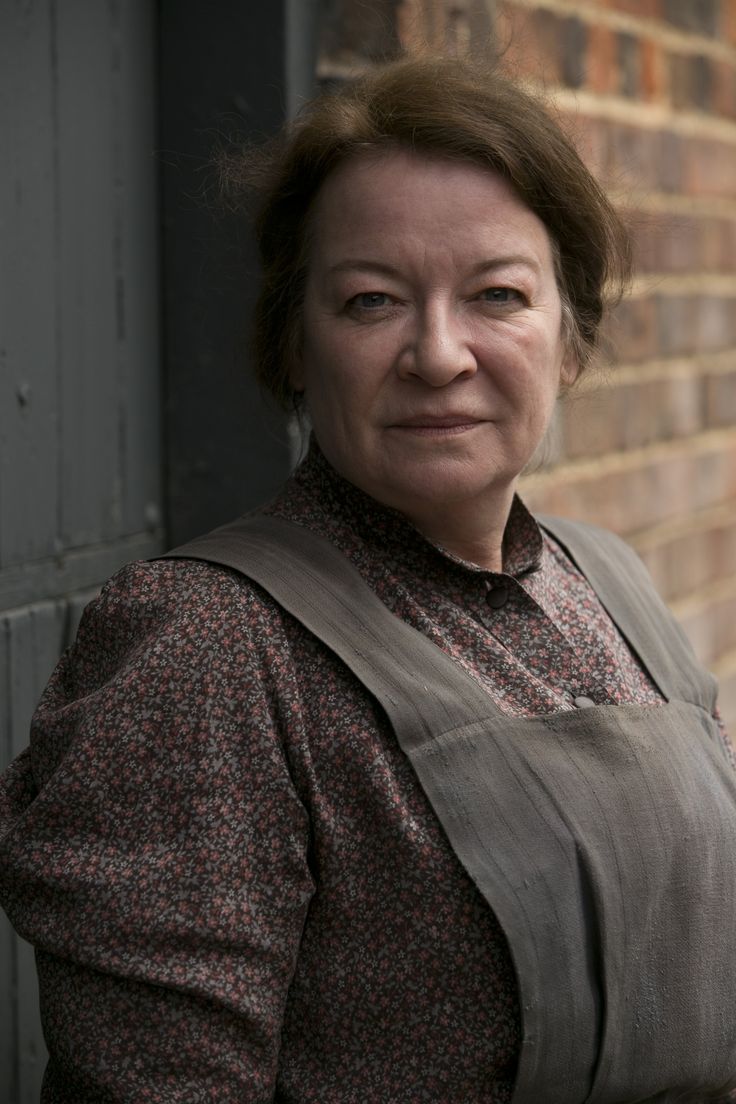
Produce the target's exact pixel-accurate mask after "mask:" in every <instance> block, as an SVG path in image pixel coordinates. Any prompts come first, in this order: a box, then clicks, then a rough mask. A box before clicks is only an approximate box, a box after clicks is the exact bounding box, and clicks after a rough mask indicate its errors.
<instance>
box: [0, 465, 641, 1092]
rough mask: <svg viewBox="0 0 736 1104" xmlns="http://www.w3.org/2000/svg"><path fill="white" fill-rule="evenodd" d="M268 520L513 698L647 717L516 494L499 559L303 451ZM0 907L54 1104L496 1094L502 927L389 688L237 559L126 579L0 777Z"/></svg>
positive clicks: (504, 1066) (95, 610)
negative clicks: (421, 776)
mask: <svg viewBox="0 0 736 1104" xmlns="http://www.w3.org/2000/svg"><path fill="white" fill-rule="evenodd" d="M269 512H271V513H274V514H277V515H281V516H284V517H287V518H290V519H292V520H293V521H295V522H297V523H298V524H300V525H303V526H306V527H307V528H309V529H312V530H315V531H317V532H319V533H321V534H323V535H324V536H326V537H328V538H329V539H330V540H331V541H332V542H333V543H334V544H335V545H337V547H338V548H340V549H341V550H342V552H343V553H344V554H345V555H346V556H347V557H348V558H349V559H350V560H351V561H352V563H353V564H354V565H355V566H356V567H357V569H358V571H359V572H360V573H361V575H362V576H363V578H364V579H365V580H366V582H367V583H368V585H369V586H370V587H371V588H372V589H373V590H374V591H375V592H376V594H378V595H379V597H380V598H381V599H382V601H383V602H384V603H385V604H386V605H387V606H388V607H389V609H391V610H392V611H393V612H394V613H395V614H396V615H397V617H399V618H401V619H402V620H404V621H406V622H408V623H409V624H410V625H412V626H414V627H416V628H417V629H419V630H420V631H421V632H423V633H425V634H426V635H427V636H428V637H429V638H430V639H431V640H433V641H434V642H435V643H436V644H437V645H438V646H439V647H440V648H441V649H443V650H444V651H445V652H447V653H448V654H449V655H450V656H451V657H453V658H454V659H455V660H456V661H457V663H458V664H460V665H461V666H462V667H464V668H466V669H467V670H468V671H469V672H471V673H472V675H473V676H474V677H475V678H476V679H477V680H478V681H479V682H480V683H481V684H482V686H483V687H484V688H485V689H486V690H487V692H488V694H489V695H490V696H491V697H492V698H493V699H494V701H495V702H497V703H498V705H499V706H500V707H501V709H502V710H505V711H506V712H508V713H509V714H512V715H536V714H543V713H550V712H556V711H559V710H573V709H576V708H585V707H586V706H588V705H590V704H591V703H603V702H614V703H624V702H640V703H649V704H651V705H653V706H656V705H657V704H658V702H659V701H660V698H659V693H658V691H657V690H656V689H655V687H654V686H653V685H652V683H651V682H650V680H649V678H648V676H647V675H646V673H645V672H644V671H643V670H642V668H641V667H640V665H639V664H638V662H637V661H636V659H635V658H634V656H632V654H631V653H630V651H629V650H628V648H627V646H626V644H625V643H624V641H623V640H622V638H621V637H620V635H619V634H618V632H617V630H616V628H615V627H614V625H613V624H612V622H611V621H610V619H609V617H608V616H607V614H606V613H605V611H604V610H603V608H602V607H601V605H600V603H599V601H598V599H597V598H596V596H595V594H594V593H593V592H592V590H591V588H590V587H589V585H588V584H587V582H586V580H585V579H584V578H583V577H582V576H581V574H580V573H579V572H578V570H577V569H576V568H575V567H574V566H573V564H572V563H571V562H570V560H569V559H568V558H567V556H566V555H565V554H564V552H563V551H562V550H561V548H560V547H559V546H558V545H557V544H555V542H554V541H553V540H552V539H551V537H549V536H548V535H546V534H544V533H543V532H542V531H541V530H540V529H539V527H538V526H537V524H536V522H535V521H534V520H533V518H532V517H531V516H530V515H529V513H528V512H527V511H526V509H525V508H524V506H523V505H522V503H521V502H520V501H519V500H518V499H516V500H515V501H514V505H513V508H512V512H511V515H510V518H509V522H508V525H507V527H506V531H505V538H504V572H503V573H502V574H494V573H491V572H488V571H485V570H481V569H479V568H478V567H475V566H474V565H472V564H468V563H465V562H463V561H461V560H459V559H457V558H456V557H454V556H452V555H450V554H448V553H447V552H445V551H443V550H442V549H441V548H438V547H435V546H433V545H432V544H430V543H428V542H427V541H426V540H425V539H424V538H423V537H422V536H421V535H420V534H419V533H418V532H417V531H416V530H415V529H414V528H413V527H412V526H411V525H410V524H409V523H408V522H407V521H406V520H405V519H404V518H403V517H402V516H401V515H399V514H397V513H395V512H393V511H391V510H387V509H385V508H383V507H382V506H380V505H379V504H377V503H376V502H374V501H373V500H372V499H370V498H368V497H367V496H366V495H364V494H363V493H362V492H361V491H359V490H358V489H357V488H355V487H354V486H352V485H350V484H348V483H346V482H345V481H344V480H343V479H341V478H340V477H339V476H338V475H337V474H336V473H335V472H334V471H333V470H332V469H331V468H330V467H329V465H328V463H327V462H326V460H325V459H324V457H323V456H322V455H321V453H320V452H319V450H318V449H317V448H316V447H315V446H312V448H311V450H310V453H309V455H308V457H307V459H306V461H305V462H304V463H303V464H302V465H301V466H300V468H299V469H298V470H297V472H296V473H295V475H294V476H293V477H292V479H291V480H290V481H289V482H288V484H287V485H286V487H285V489H284V490H283V492H282V493H281V494H280V496H279V497H278V499H277V500H276V501H275V502H274V503H272V504H271V506H270V507H269ZM0 897H1V898H2V901H3V904H4V905H5V907H6V908H7V910H8V913H9V915H10V917H11V919H12V921H13V923H14V924H15V925H16V927H17V929H18V931H19V932H20V934H21V935H23V936H24V937H25V938H26V939H28V940H30V941H31V942H32V943H33V944H34V945H35V947H36V953H37V961H38V972H39V979H40V988H41V1003H42V1014H43V1020H44V1030H45V1034H46V1039H47V1043H48V1048H49V1052H50V1056H51V1057H50V1062H49V1067H48V1070H47V1074H46V1079H45V1083H44V1094H43V1100H44V1102H46V1104H62V1102H63V1104H93V1102H94V1104H103V1102H116V1104H117V1102H129V1104H163V1102H166V1104H168V1102H172V1104H173V1102H181V1104H205V1102H207V1104H209V1102H217V1104H235V1102H238V1104H246V1102H247V1104H260V1102H266V1101H277V1102H280V1104H308V1102H309V1104H349V1102H355V1104H365V1102H371V1101H375V1102H377V1104H392V1102H396V1104H398V1102H407V1104H408V1102H412V1104H419V1102H424V1101H426V1102H428V1104H429V1102H431V1104H481V1102H483V1104H490V1102H494V1104H503V1102H507V1101H509V1100H510V1098H511V1093H512V1089H513V1083H514V1070H515V1065H516V1061H517V1055H518V1050H519V1041H520V1018H519V1008H518V1001H517V990H516V983H515V978H514V970H513V966H512V962H511V960H510V956H509V952H508V948H507V944H506V941H505V938H504V935H503V933H502V931H501V929H500V927H499V925H498V923H497V921H496V919H495V917H494V915H493V912H492V911H491V910H490V908H489V907H488V905H487V904H486V903H485V901H484V900H483V899H482V898H481V896H480V894H479V893H478V891H477V890H476V889H475V887H474V885H473V884H472V882H471V881H470V879H469V877H468V876H467V874H466V873H465V871H464V870H463V868H462V867H461V866H460V863H459V861H458V859H457V858H456V856H455V854H454V853H453V851H452V850H451V848H450V846H449V844H448V842H447V840H446V838H445V836H444V833H443V830H442V828H441V827H440V825H439V823H438V821H437V819H436V817H435V815H434V813H433V811H432V809H431V808H430V806H429V804H428V802H427V799H426V798H425V796H424V793H423V792H422V790H421V789H420V787H419V784H418V782H417V779H416V777H415V776H414V774H413V772H412V770H411V768H410V766H409V764H408V762H407V761H406V759H405V758H404V756H403V753H402V752H401V750H400V749H399V747H398V745H397V742H396V739H395V737H394V735H393V733H392V730H391V728H390V726H389V724H388V722H387V720H386V717H385V715H384V714H383V712H382V710H381V708H380V706H379V705H378V704H377V703H376V702H375V701H374V700H373V699H372V698H371V696H370V695H369V694H368V693H367V691H366V690H365V689H364V688H363V687H362V686H361V685H360V684H359V683H358V682H357V681H356V679H355V678H354V676H353V675H352V674H351V673H350V672H349V671H348V670H347V669H346V668H345V667H344V666H343V664H342V663H341V662H340V661H339V660H338V659H337V658H336V657H335V656H334V655H333V653H331V652H330V651H329V649H327V648H326V647H325V646H324V645H323V644H321V643H320V642H319V641H317V640H316V639H315V638H314V637H313V636H311V635H310V634H309V632H307V630H306V629H304V628H303V627H302V626H301V624H299V623H298V622H297V621H295V620H294V619H293V618H292V617H291V616H289V615H287V614H286V613H284V612H283V611H282V610H281V609H280V608H279V607H278V606H277V605H276V604H275V602H274V601H273V599H271V598H270V596H269V595H267V594H266V593H265V592H264V591H262V590H261V589H260V588H259V587H258V586H256V585H255V584H252V583H250V582H248V581H247V580H245V579H244V578H243V577H241V576H239V575H238V574H236V573H235V572H234V571H231V570H229V569H226V568H219V567H214V566H211V565H208V564H203V563H200V562H195V561H177V560H160V561H154V562H150V563H135V564H131V565H129V566H128V567H125V568H123V570H122V571H120V572H119V573H118V574H117V575H116V576H115V577H114V578H113V579H112V580H111V581H110V582H109V583H108V584H107V586H106V587H105V588H104V590H103V592H102V594H101V596H100V597H99V598H98V599H97V600H96V601H95V602H93V603H92V604H91V606H90V607H88V609H87V611H86V613H85V616H84V618H83V621H82V624H81V626H80V630H79V634H78V638H77V641H76V643H75V644H74V646H73V647H72V648H71V649H70V650H69V652H68V653H67V654H66V656H65V657H64V658H63V659H62V661H61V663H60V664H59V666H58V668H57V670H56V671H55V673H54V675H53V677H52V679H51V682H50V683H49V686H48V687H47V689H46V692H45V693H44V696H43V698H42V700H41V703H40V705H39V707H38V710H37V712H36V715H35V718H34V724H33V733H32V743H31V748H30V750H29V751H27V752H26V753H25V754H24V755H23V756H21V757H20V759H18V760H16V762H15V763H14V764H13V765H12V766H11V767H10V768H9V770H8V771H7V772H6V774H5V775H4V777H3V779H2V785H1V786H0Z"/></svg>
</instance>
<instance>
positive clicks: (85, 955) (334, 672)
mask: <svg viewBox="0 0 736 1104" xmlns="http://www.w3.org/2000/svg"><path fill="white" fill-rule="evenodd" d="M264 165H265V167H264V169H263V172H262V174H261V175H262V184H263V187H264V190H265V191H264V195H265V198H264V201H263V204H262V208H261V213H260V217H259V221H258V234H259V241H260V244H261V249H262V256H263V262H264V288H263V293H262V296H261V301H260V305H259V310H258V318H257V344H258V348H259V360H258V367H259V372H260V376H261V379H262V381H263V383H264V384H265V386H266V387H267V388H268V389H269V390H270V391H271V393H272V394H274V395H275V396H277V397H278V398H279V399H280V400H281V401H282V402H284V403H285V405H290V404H292V403H294V404H295V405H297V406H304V407H305V408H306V411H307V412H308V414H309V418H310V419H311V423H312V426H313V430H314V433H313V439H312V443H311V446H310V451H309V454H308V456H307V458H306V460H305V461H304V463H303V464H302V465H301V466H300V468H299V469H298V470H297V472H296V473H295V475H294V476H293V477H292V479H291V480H290V481H289V482H288V484H287V485H286V487H285V488H284V490H283V491H282V493H281V494H280V495H279V497H278V498H277V499H276V500H275V502H273V503H272V504H271V505H270V506H269V507H268V508H267V509H266V510H265V511H263V512H262V513H261V514H259V515H256V516H255V517H252V518H249V519H245V521H241V522H238V523H235V524H234V525H233V526H230V527H226V528H225V529H224V530H222V531H219V532H218V533H215V534H214V535H211V536H210V537H207V538H203V539H202V540H200V541H198V542H194V543H193V544H192V545H190V546H188V547H186V548H184V549H180V550H178V551H176V552H175V553H172V554H171V555H170V556H169V557H168V558H164V559H162V560H159V561H157V562H153V563H148V564H134V565H131V566H129V567H128V568H126V569H124V570H123V571H122V572H121V573H119V574H118V575H117V576H116V578H115V579H114V580H112V582H111V583H109V584H108V586H107V587H106V588H105V590H104V591H103V594H102V596H101V597H100V598H99V599H98V600H97V601H96V602H95V603H93V604H92V606H91V607H90V608H89V609H88V611H87V613H86V615H85V618H84V621H83V623H82V626H81V628H80V632H79V636H78V640H77V642H76V644H75V646H74V647H73V648H72V649H71V651H70V653H69V654H68V655H67V656H66V657H65V658H64V660H62V663H61V664H60V666H59V668H58V669H57V671H56V673H55V675H54V676H53V678H52V681H51V683H50V685H49V687H48V688H47V691H46V693H45V695H44V697H43V699H42V701H41V703H40V705H39V708H38V711H37V714H36V717H35V720H34V733H33V737H32V744H31V749H30V751H29V752H27V753H26V754H25V756H23V757H21V759H20V760H18V761H16V763H15V764H14V765H13V766H12V767H11V768H10V770H9V771H8V772H7V774H6V776H5V780H4V791H3V801H4V805H3V807H2V808H3V818H4V819H3V830H4V838H3V842H2V850H1V852H0V858H1V866H2V891H3V898H4V902H5V905H6V907H7V909H8V912H9V914H10V916H11V918H12V919H13V921H14V923H15V924H16V926H17V928H18V930H19V932H20V933H21V934H22V935H24V936H25V937H26V938H28V939H30V940H31V941H32V942H33V943H34V944H35V946H36V952H37V958H38V966H39V978H40V985H41V996H42V1006H43V1010H44V1025H45V1032H46V1037H47V1040H48V1046H49V1052H50V1056H51V1058H50V1063H49V1067H48V1072H47V1075H46V1080H45V1085H44V1100H46V1101H49V1102H52V1101H53V1102H61V1101H63V1102H71V1101H75V1102H77V1104H79V1102H87V1101H89V1102H92V1101H95V1102H97V1101H103V1100H104V1101H131V1102H132V1101H136V1102H140V1101H186V1102H194V1101H218V1102H220V1101H224V1102H229V1101H246V1100H247V1101H270V1100H278V1101H283V1102H287V1101H288V1102H290V1104H297V1102H298V1104H302V1102H307V1101H310V1102H311V1101H314V1102H317V1101H319V1102H320V1104H330V1102H335V1104H337V1102H340V1104H344V1102H347V1101H361V1102H363V1101H377V1102H379V1101H380V1102H389V1101H391V1102H393V1101H411V1102H414V1101H432V1102H442V1104H450V1102H452V1104H460V1102H462V1104H475V1102H481V1101H483V1102H494V1104H495V1102H506V1101H510V1100H513V1101H514V1102H515V1104H527V1102H532V1101H534V1102H535V1104H536V1102H539V1101H544V1102H546V1104H583V1101H587V1102H590V1104H604V1102H607V1104H627V1102H633V1101H641V1100H649V1101H653V1100H657V1101H665V1100H675V1099H678V1100H679V1099H684V1098H686V1097H689V1098H691V1099H693V1100H705V1099H714V1098H715V1097H716V1096H718V1094H723V1093H725V1092H726V1091H727V1089H728V1087H730V1086H731V1084H732V1083H733V1078H734V1075H736V1015H734V1011H733V1009H734V997H736V968H735V967H734V962H733V958H734V956H733V954H732V952H731V949H730V946H729V944H728V941H730V938H731V932H732V927H733V915H734V906H735V905H736V876H735V875H736V857H735V856H736V847H734V844H735V843H736V781H735V778H734V774H733V771H732V768H731V766H730V764H729V762H728V757H727V744H726V742H725V737H724V736H722V734H721V733H720V731H719V726H718V723H717V721H716V719H715V718H714V710H715V700H714V697H715V695H714V686H713V682H712V680H711V679H710V678H709V676H707V675H706V674H705V673H704V672H703V671H702V670H700V668H699V667H698V666H697V664H696V663H695V661H694V659H693V657H692V654H691V653H690V651H689V649H688V647H687V645H686V644H685V643H684V641H683V639H682V637H681V635H680V633H679V631H678V630H677V629H676V627H675V626H674V624H673V623H672V622H671V620H670V618H669V616H668V614H667V613H666V611H665V610H664V608H663V607H662V606H661V604H660V603H659V601H658V599H657V598H656V596H655V595H654V594H653V592H652V589H651V586H650V584H649V583H648V581H647V580H646V578H644V577H643V571H642V569H641V568H640V566H639V565H638V562H637V561H636V560H635V558H634V557H633V555H632V554H631V553H629V552H628V551H627V550H626V549H624V548H623V547H622V546H621V545H620V543H619V542H617V541H616V540H615V539H614V538H612V537H610V536H608V535H606V534H603V533H601V532H599V531H597V530H593V529H590V528H588V527H584V526H576V525H573V524H571V523H563V522H553V521H551V520H549V521H548V520H545V521H544V523H543V525H542V526H540V524H539V523H538V522H537V521H535V519H534V518H532V517H531V516H530V514H529V513H528V512H527V510H526V509H525V507H524V506H523V504H522V502H521V501H520V500H519V499H518V497H516V494H515V491H516V485H517V481H518V478H519V475H520V473H521V471H522V469H523V468H524V466H525V465H526V464H527V463H528V462H529V460H530V459H531V457H532V455H533V453H534V452H535V450H536V449H537V447H538V445H539V444H540V441H541V440H542V438H543V436H544V433H545V430H546V428H547V426H548V424H549V420H550V417H551V415H552V409H553V405H554V402H555V399H556V397H557V395H558V393H559V391H560V390H561V389H563V388H565V387H568V386H569V385H570V384H572V383H573V381H574V380H575V379H576V378H577V377H578V376H579V374H580V373H581V371H583V369H584V368H585V366H586V364H587V362H588V360H589V359H590V356H591V354H592V352H593V350H594V348H595V343H596V335H597V331H598V326H599V323H600V320H601V316H602V312H603V306H604V293H605V291H606V290H607V287H608V285H610V283H611V282H612V281H615V280H616V279H619V280H620V279H621V278H622V277H623V276H624V275H625V270H626V255H625V249H624V246H623V241H624V239H623V233H622V231H621V228H620V225H619V223H618V220H617V218H616V215H615V214H614V212H613V210H612V209H611V207H610V206H609V204H608V202H607V201H606V199H605V198H604V196H603V195H602V194H601V192H600V190H599V189H598V187H597V186H596V184H595V183H594V181H593V180H592V179H591V177H590V176H589V174H588V173H587V171H586V170H585V168H584V167H583V165H582V164H581V162H580V161H579V159H578V158H577V156H576V154H575V153H574V151H573V149H572V147H571V146H570V145H569V143H568V142H567V141H566V139H565V138H564V137H563V136H562V135H561V133H560V132H559V130H558V129H557V127H556V126H555V124H554V123H552V122H551V121H550V119H549V118H548V117H547V116H546V114H545V113H544V111H543V109H542V108H541V106H540V105H539V104H538V103H537V102H536V101H535V100H533V99H531V98H530V97H529V96H527V95H526V94H525V93H523V92H522V91H521V90H520V89H518V88H517V87H515V86H514V85H512V84H509V83H507V82H506V81H504V80H503V79H502V78H501V77H500V76H499V75H498V74H496V73H484V74H478V73H476V72H474V71H472V70H470V69H468V68H466V67H464V66H463V65H462V64H460V63H458V62H451V61H426V60H425V61H403V62H400V63H396V64H394V65H392V66H388V67H387V68H385V69H384V70H382V71H381V72H379V73H378V74H376V75H372V76H369V77H366V78H364V79H362V80H361V81H359V82H357V83H356V84H355V85H353V86H351V87H349V88H347V89H342V90H340V91H338V92H337V93H335V94H333V95H331V96H328V97H326V98H323V99H321V100H319V101H317V102H316V103H315V104H313V105H312V106H311V107H310V109H309V110H308V111H307V112H306V113H305V114H304V116H303V117H302V118H301V119H300V121H299V122H298V123H297V124H296V126H295V128H294V129H293V131H292V132H291V133H290V134H289V135H288V136H286V137H285V138H284V139H283V141H282V143H281V144H280V145H278V146H277V147H275V148H273V149H272V150H271V151H270V152H269V154H268V159H267V160H266V161H265V162H264ZM249 171H250V170H249ZM223 565H230V566H223Z"/></svg>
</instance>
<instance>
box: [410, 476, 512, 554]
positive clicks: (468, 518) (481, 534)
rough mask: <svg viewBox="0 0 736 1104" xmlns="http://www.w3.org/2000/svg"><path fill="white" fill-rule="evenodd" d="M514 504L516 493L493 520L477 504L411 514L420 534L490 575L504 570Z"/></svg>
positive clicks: (492, 513) (507, 500)
mask: <svg viewBox="0 0 736 1104" xmlns="http://www.w3.org/2000/svg"><path fill="white" fill-rule="evenodd" d="M512 501H513V490H510V491H509V493H508V496H507V497H506V500H505V501H504V502H499V503H498V504H497V508H496V509H495V510H493V511H492V512H491V514H490V517H489V516H488V515H486V513H485V511H482V512H481V511H479V510H478V506H477V503H472V504H470V505H469V506H467V507H465V506H460V507H459V508H458V507H455V508H454V509H453V508H450V509H447V510H445V509H442V510H437V509H434V510H432V511H431V512H428V513H427V514H426V515H425V514H424V513H423V512H422V511H416V512H415V511H412V513H410V514H407V516H408V518H409V520H410V521H411V522H412V524H413V525H415V526H416V528H417V529H418V530H419V532H420V533H421V534H422V535H423V536H424V537H426V538H427V540H429V541H431V542H432V544H438V545H441V547H442V548H444V549H446V551H448V552H451V553H452V554H453V555H454V556H458V557H459V558H460V559H462V560H465V561H466V562H467V563H472V564H475V565H476V566H477V567H482V568H484V570H486V571H502V570H503V535H504V532H505V530H506V523H507V521H508V518H509V511H510V510H511V503H512Z"/></svg>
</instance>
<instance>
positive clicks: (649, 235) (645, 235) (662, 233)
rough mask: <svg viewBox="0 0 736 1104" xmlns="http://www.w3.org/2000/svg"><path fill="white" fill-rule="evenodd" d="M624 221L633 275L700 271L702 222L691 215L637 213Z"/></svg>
mask: <svg viewBox="0 0 736 1104" xmlns="http://www.w3.org/2000/svg"><path fill="white" fill-rule="evenodd" d="M628 221H629V225H630V226H631V235H632V240H633V243H634V263H635V267H636V270H637V272H640V273H645V272H662V273H678V272H680V273H692V272H695V271H697V270H698V269H699V268H700V267H701V255H702V253H703V226H702V225H701V222H702V221H703V220H700V219H698V218H695V217H693V216H691V215H672V214H667V213H664V214H650V213H637V214H635V215H633V216H632V217H631V218H630V219H629V220H628Z"/></svg>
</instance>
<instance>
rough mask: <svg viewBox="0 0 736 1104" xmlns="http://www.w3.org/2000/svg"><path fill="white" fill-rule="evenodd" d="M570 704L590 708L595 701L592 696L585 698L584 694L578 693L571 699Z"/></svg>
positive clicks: (578, 707)
mask: <svg viewBox="0 0 736 1104" xmlns="http://www.w3.org/2000/svg"><path fill="white" fill-rule="evenodd" d="M572 704H573V705H574V706H575V708H576V709H590V707H591V706H593V705H595V702H594V701H593V699H592V698H586V696H585V694H579V695H578V696H577V698H573V699H572Z"/></svg>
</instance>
